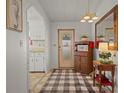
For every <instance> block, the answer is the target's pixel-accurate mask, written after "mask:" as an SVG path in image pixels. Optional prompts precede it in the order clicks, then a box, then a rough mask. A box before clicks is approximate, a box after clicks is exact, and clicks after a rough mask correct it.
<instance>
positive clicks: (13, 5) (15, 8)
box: [6, 0, 23, 32]
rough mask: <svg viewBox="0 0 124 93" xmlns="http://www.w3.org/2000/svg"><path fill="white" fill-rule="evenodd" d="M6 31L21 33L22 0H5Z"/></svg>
mask: <svg viewBox="0 0 124 93" xmlns="http://www.w3.org/2000/svg"><path fill="white" fill-rule="evenodd" d="M6 3H7V7H6V8H7V16H6V19H7V22H6V27H7V29H11V30H14V31H19V32H22V29H23V19H22V0H7V1H6Z"/></svg>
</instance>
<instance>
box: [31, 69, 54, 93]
mask: <svg viewBox="0 0 124 93" xmlns="http://www.w3.org/2000/svg"><path fill="white" fill-rule="evenodd" d="M51 74H52V71H48V72H47V73H29V93H39V91H40V90H41V88H42V86H43V85H44V84H45V82H46V81H47V79H48V78H49V76H50V75H51Z"/></svg>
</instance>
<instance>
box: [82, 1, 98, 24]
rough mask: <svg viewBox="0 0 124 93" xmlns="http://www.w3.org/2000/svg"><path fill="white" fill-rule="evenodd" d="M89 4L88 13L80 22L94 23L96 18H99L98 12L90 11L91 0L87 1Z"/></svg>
mask: <svg viewBox="0 0 124 93" xmlns="http://www.w3.org/2000/svg"><path fill="white" fill-rule="evenodd" d="M87 3H88V4H87V5H88V9H87V11H86V14H85V15H84V16H83V17H82V18H81V20H80V22H88V23H92V22H93V21H94V20H97V19H98V17H97V16H96V13H90V11H89V0H88V2H87Z"/></svg>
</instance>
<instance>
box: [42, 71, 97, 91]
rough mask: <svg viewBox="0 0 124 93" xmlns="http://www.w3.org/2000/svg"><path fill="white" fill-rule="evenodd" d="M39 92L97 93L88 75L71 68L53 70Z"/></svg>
mask: <svg viewBox="0 0 124 93" xmlns="http://www.w3.org/2000/svg"><path fill="white" fill-rule="evenodd" d="M40 93H99V88H98V87H94V86H93V80H92V79H91V77H90V76H81V74H80V73H75V72H74V71H73V70H55V72H53V73H52V75H51V76H50V77H49V79H48V80H47V82H46V84H45V85H44V86H43V88H42V89H41V91H40Z"/></svg>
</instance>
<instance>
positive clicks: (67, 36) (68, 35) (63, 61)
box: [58, 29, 74, 68]
mask: <svg viewBox="0 0 124 93" xmlns="http://www.w3.org/2000/svg"><path fill="white" fill-rule="evenodd" d="M58 39H59V42H58V43H59V44H58V45H59V46H58V52H59V58H58V59H59V67H60V68H67V67H74V29H59V30H58Z"/></svg>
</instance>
